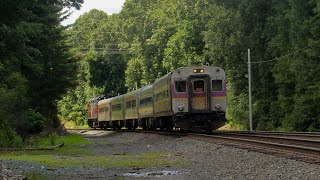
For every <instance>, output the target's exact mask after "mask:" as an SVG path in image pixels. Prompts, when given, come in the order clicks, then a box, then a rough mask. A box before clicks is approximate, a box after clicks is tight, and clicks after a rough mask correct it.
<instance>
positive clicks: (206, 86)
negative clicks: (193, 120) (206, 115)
mask: <svg viewBox="0 0 320 180" xmlns="http://www.w3.org/2000/svg"><path fill="white" fill-rule="evenodd" d="M209 79H210V78H209V76H194V77H191V78H190V81H189V102H190V109H191V110H192V111H207V110H210V80H209Z"/></svg>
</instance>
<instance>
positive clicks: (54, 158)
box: [0, 152, 181, 168]
mask: <svg viewBox="0 0 320 180" xmlns="http://www.w3.org/2000/svg"><path fill="white" fill-rule="evenodd" d="M0 158H1V159H9V160H19V161H28V162H34V163H40V164H41V165H45V166H49V167H105V168H110V167H144V166H159V165H177V164H181V163H179V162H175V161H171V160H169V158H168V154H165V153H156V154H155V153H146V154H127V155H108V156H94V155H83V154H82V155H81V156H65V155H64V156H62V155H53V154H34V152H31V153H27V154H17V153H10V154H5V155H4V156H3V155H0Z"/></svg>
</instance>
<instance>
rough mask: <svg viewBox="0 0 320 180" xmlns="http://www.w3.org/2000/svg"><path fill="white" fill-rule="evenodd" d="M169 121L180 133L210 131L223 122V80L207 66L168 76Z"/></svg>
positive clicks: (220, 73)
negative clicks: (197, 130) (170, 110)
mask: <svg viewBox="0 0 320 180" xmlns="http://www.w3.org/2000/svg"><path fill="white" fill-rule="evenodd" d="M171 96H172V110H173V121H174V123H175V124H176V126H177V127H180V128H181V129H182V130H191V129H197V128H201V129H203V128H205V129H206V130H207V131H211V130H213V129H216V128H218V127H221V126H222V125H223V124H224V122H225V111H226V76H225V72H224V70H223V69H221V68H219V67H211V66H197V67H185V68H179V69H177V70H175V71H173V72H172V75H171Z"/></svg>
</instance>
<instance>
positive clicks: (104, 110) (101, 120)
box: [98, 99, 111, 129]
mask: <svg viewBox="0 0 320 180" xmlns="http://www.w3.org/2000/svg"><path fill="white" fill-rule="evenodd" d="M110 121H111V99H104V100H101V101H99V102H98V127H101V128H103V129H106V128H108V127H110V124H109V123H110Z"/></svg>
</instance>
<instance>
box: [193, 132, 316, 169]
mask: <svg viewBox="0 0 320 180" xmlns="http://www.w3.org/2000/svg"><path fill="white" fill-rule="evenodd" d="M190 135H191V136H193V137H194V138H198V139H199V138H200V139H201V138H205V139H206V140H209V141H214V142H216V143H219V144H223V145H227V146H233V147H238V148H243V149H248V150H252V151H257V152H262V153H266V154H273V155H280V156H283V157H286V158H289V159H296V160H299V161H304V162H308V163H314V164H320V135H319V134H310V133H305V134H303V133H299V134H296V133H273V132H272V133H268V132H251V133H243V132H239V133H237V132H225V133H223V132H218V133H214V134H213V135H204V134H190Z"/></svg>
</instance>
